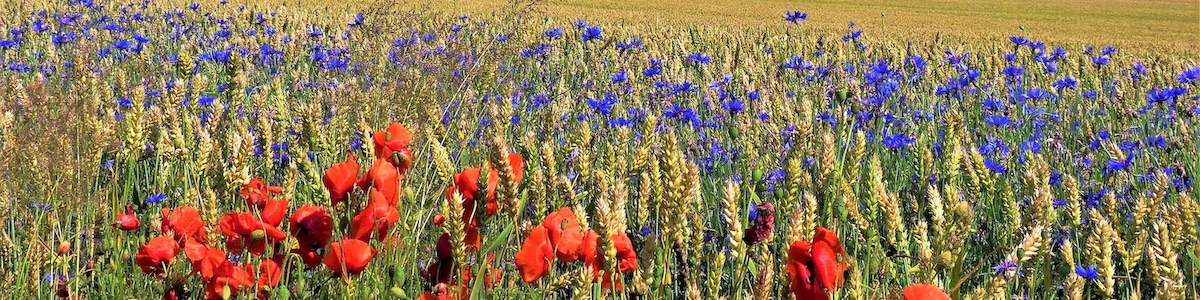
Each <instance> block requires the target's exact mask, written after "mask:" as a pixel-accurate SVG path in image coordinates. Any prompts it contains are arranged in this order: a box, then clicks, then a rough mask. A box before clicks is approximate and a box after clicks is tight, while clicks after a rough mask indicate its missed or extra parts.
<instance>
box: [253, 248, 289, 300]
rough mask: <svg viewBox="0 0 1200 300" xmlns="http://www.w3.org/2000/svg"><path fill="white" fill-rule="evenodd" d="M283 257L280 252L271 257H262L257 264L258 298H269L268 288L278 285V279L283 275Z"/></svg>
mask: <svg viewBox="0 0 1200 300" xmlns="http://www.w3.org/2000/svg"><path fill="white" fill-rule="evenodd" d="M283 259H284V256H283V255H282V254H280V255H275V256H274V257H271V259H264V260H263V261H262V262H260V263H259V264H258V281H257V282H256V286H258V298H259V299H267V298H270V296H271V295H270V289H271V288H274V287H275V286H278V285H279V280H280V279H281V277H282V276H283V268H282V267H281V265H282V264H283Z"/></svg>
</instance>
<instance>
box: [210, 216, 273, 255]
mask: <svg viewBox="0 0 1200 300" xmlns="http://www.w3.org/2000/svg"><path fill="white" fill-rule="evenodd" d="M219 223H220V225H221V233H224V234H225V248H226V249H228V250H229V251H230V252H241V251H242V249H244V248H249V251H250V253H252V254H254V255H262V254H263V252H265V251H266V250H267V244H268V243H270V244H275V243H278V242H279V241H282V240H283V239H285V238H287V234H286V233H284V232H283V231H282V230H279V228H276V227H275V226H272V225H271V224H267V223H266V222H263V221H262V220H260V219H258V217H255V216H254V214H251V213H245V212H230V213H227V214H225V216H223V217H221V220H220V221H219Z"/></svg>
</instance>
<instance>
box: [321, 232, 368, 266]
mask: <svg viewBox="0 0 1200 300" xmlns="http://www.w3.org/2000/svg"><path fill="white" fill-rule="evenodd" d="M374 257H375V249H372V248H371V245H370V244H367V242H364V241H360V240H356V239H343V240H341V241H340V242H334V243H333V244H330V245H329V253H328V254H326V255H325V259H324V260H323V261H322V262H324V263H325V266H326V267H329V269H331V270H333V272H334V273H337V274H344V273H346V274H358V273H362V271H363V270H366V269H367V263H370V262H371V258H374Z"/></svg>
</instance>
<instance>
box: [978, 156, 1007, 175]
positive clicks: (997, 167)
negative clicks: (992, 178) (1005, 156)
mask: <svg viewBox="0 0 1200 300" xmlns="http://www.w3.org/2000/svg"><path fill="white" fill-rule="evenodd" d="M983 164H984V165H985V166H987V168H988V169H989V170H992V172H995V173H997V174H1004V172H1005V169H1004V165H1001V164H1000V162H997V161H996V160H994V159H991V158H988V159H985V160H983Z"/></svg>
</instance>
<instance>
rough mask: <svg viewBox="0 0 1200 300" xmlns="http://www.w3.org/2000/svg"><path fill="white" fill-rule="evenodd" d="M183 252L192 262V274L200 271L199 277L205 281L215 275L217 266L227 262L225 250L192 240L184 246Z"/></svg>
mask: <svg viewBox="0 0 1200 300" xmlns="http://www.w3.org/2000/svg"><path fill="white" fill-rule="evenodd" d="M184 253H186V254H187V257H188V260H190V261H191V262H192V274H196V273H200V278H203V279H204V280H206V281H207V280H210V279H212V277H213V276H215V275H216V274H215V273H216V271H217V268H218V267H220V266H221V265H224V264H227V263H229V259H228V258H227V257H226V256H225V251H221V249H217V248H213V247H209V246H208V245H205V244H201V243H196V242H192V241H189V242H187V244H186V245H185V246H184Z"/></svg>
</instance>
